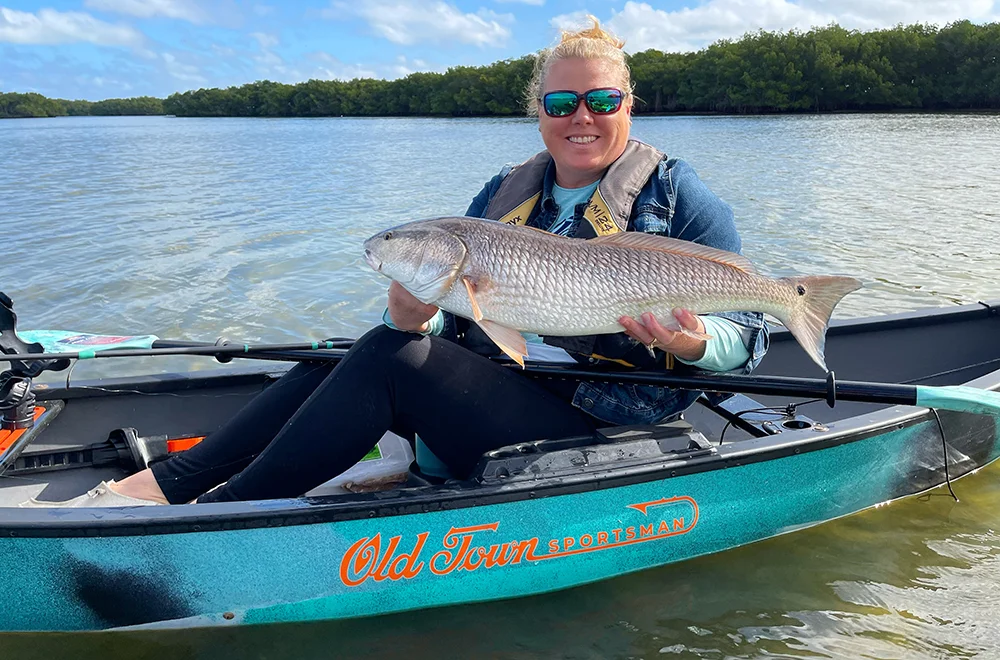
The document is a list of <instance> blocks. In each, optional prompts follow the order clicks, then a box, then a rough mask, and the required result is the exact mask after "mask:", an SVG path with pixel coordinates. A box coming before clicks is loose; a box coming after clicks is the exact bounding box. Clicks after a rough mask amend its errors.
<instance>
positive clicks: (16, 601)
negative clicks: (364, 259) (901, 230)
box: [0, 304, 1000, 631]
mask: <svg viewBox="0 0 1000 660" xmlns="http://www.w3.org/2000/svg"><path fill="white" fill-rule="evenodd" d="M997 337H1000V314H998V311H997V306H994V305H987V304H979V305H971V306H964V307H956V308H951V309H947V310H927V311H922V312H917V313H910V314H903V315H893V316H885V317H878V318H870V319H857V320H852V321H844V322H839V323H835V324H834V325H833V326H832V327H831V329H830V331H829V333H828V339H827V357H828V360H829V362H830V363H831V364H835V365H837V368H838V376H839V377H842V378H852V379H857V380H881V381H887V382H895V383H911V384H917V385H927V386H942V385H949V386H951V385H962V386H965V387H969V388H978V389H979V390H983V391H989V390H993V391H995V390H998V389H1000V342H997V341H996V338H997ZM153 339H154V340H155V338H153ZM78 341H83V340H78ZM152 345H155V344H152ZM77 350H79V348H78V349H77ZM808 360H809V358H808V356H806V355H805V354H804V353H802V351H801V350H799V349H798V348H797V346H796V345H795V343H794V340H793V339H792V338H791V337H790V336H789V335H788V333H787V332H784V331H780V330H778V331H775V332H774V333H773V335H772V346H771V348H770V350H769V352H768V355H767V358H766V359H765V360H764V363H763V364H762V365H761V368H760V369H759V371H758V373H761V374H769V375H776V376H778V375H780V376H796V375H808V374H811V373H813V371H814V370H815V368H814V367H813V366H811V365H810V363H809V361H808ZM252 364H253V365H255V366H252V367H246V368H240V369H227V370H218V371H211V370H207V371H198V372H192V373H182V374H156V375H151V376H149V377H140V378H121V379H104V380H101V381H94V382H79V383H73V382H70V384H69V386H68V387H49V388H41V389H36V392H35V395H36V398H37V401H36V406H37V407H36V409H35V416H36V419H35V421H34V425H33V426H32V427H30V428H26V429H23V430H21V431H19V432H18V431H12V430H7V431H0V455H2V454H3V451H4V448H5V447H6V448H8V449H9V448H10V447H13V446H14V444H15V443H16V444H17V445H18V447H19V451H17V452H16V456H13V455H12V454H10V455H8V457H7V459H6V463H5V471H4V472H3V473H2V475H0V556H2V557H3V558H4V563H5V566H6V567H7V570H5V571H3V573H2V576H0V592H2V593H3V594H4V598H5V602H6V603H8V606H7V607H4V608H0V631H73V630H102V629H121V628H137V627H138V628H161V627H171V628H192V627H199V626H235V625H247V624H263V623H273V622H288V621H308V620H318V619H341V618H351V617H368V616H377V615H382V614H387V613H391V612H399V611H404V610H411V609H419V608H430V607H440V606H447V605H455V604H460V603H469V602H475V601H484V600H493V599H502V598H516V597H521V596H527V595H531V594H540V593H545V592H550V591H555V590H560V589H567V588H570V587H574V586H577V585H581V584H586V583H590V582H594V581H598V580H606V579H610V578H614V577H616V576H620V575H624V574H627V573H632V572H635V571H641V570H646V569H650V568H654V567H660V566H665V565H676V570H683V562H684V561H685V560H687V559H690V558H693V557H697V556H701V555H706V554H710V553H718V552H724V551H726V550H729V549H732V548H736V547H739V546H742V545H745V544H748V543H753V542H756V541H761V540H764V539H767V538H770V537H773V536H776V535H779V534H786V533H792V532H795V531H796V530H800V529H803V528H806V527H810V526H813V525H817V524H821V523H823V522H826V521H828V520H831V519H834V518H838V517H842V516H846V515H850V514H853V513H856V512H858V511H862V510H864V509H867V508H870V507H873V506H877V505H879V504H882V503H885V502H888V501H891V500H894V499H898V498H902V497H908V496H913V495H915V494H918V493H922V492H925V491H927V490H929V489H932V488H937V487H940V486H943V485H947V486H950V485H951V483H952V482H954V481H955V480H957V479H959V478H961V477H962V476H964V475H966V474H969V473H970V472H972V471H974V470H978V469H980V468H982V467H984V466H986V465H988V464H990V463H991V462H993V461H994V460H996V458H997V457H998V456H1000V443H998V442H997V423H998V418H997V416H996V415H994V414H992V413H991V412H989V410H987V409H983V411H981V412H977V411H975V410H970V411H969V412H959V411H937V410H936V409H935V408H933V407H927V406H935V402H934V401H933V400H927V401H921V403H922V404H924V405H916V406H904V405H880V404H872V403H860V402H847V401H838V402H836V405H835V406H834V407H832V408H831V407H829V406H828V405H827V403H826V402H825V401H817V400H808V401H803V400H802V398H801V397H799V398H796V397H793V396H789V397H779V396H770V395H769V396H756V397H750V396H745V395H735V396H731V397H729V398H728V399H726V400H725V401H722V402H721V403H720V402H718V401H716V400H713V401H709V400H708V399H705V398H703V399H702V400H700V401H699V403H698V404H696V406H695V407H694V408H692V409H691V410H690V411H688V412H687V413H686V414H685V415H684V417H683V419H680V420H677V421H673V422H669V423H664V424H659V425H653V426H643V427H616V428H610V429H603V430H601V431H600V432H598V433H596V434H594V435H592V436H586V437H573V438H552V439H548V440H542V441H537V442H530V443H519V444H513V445H511V446H509V447H504V448H501V449H497V450H494V451H490V452H487V453H486V454H484V455H483V456H482V458H481V460H480V463H479V466H478V467H477V469H476V470H475V471H474V473H473V475H472V476H471V477H469V478H468V479H462V480H457V479H449V478H447V477H446V476H445V477H432V476H430V475H429V474H428V472H427V471H426V470H424V469H422V468H421V465H419V464H418V463H417V462H416V461H415V460H414V452H413V446H412V445H411V443H410V442H409V441H408V440H407V439H403V438H399V437H397V436H393V435H391V434H387V435H386V437H384V438H383V440H382V442H381V443H380V445H379V450H378V451H377V452H375V453H373V454H372V455H370V456H369V457H368V460H366V461H363V462H362V463H359V464H358V465H357V466H355V468H353V469H352V471H350V472H349V473H347V474H345V475H341V476H340V477H338V478H337V479H334V480H332V481H331V482H329V483H327V484H324V485H323V486H320V487H319V488H317V489H316V490H314V491H311V492H310V493H308V494H307V495H306V496H304V497H301V498H295V499H287V500H268V501H255V502H234V503H224V504H186V505H171V506H152V507H125V508H104V509H96V508H94V509H60V508H30V509H28V508H19V507H18V506H17V505H18V503H19V502H22V501H24V500H26V499H28V498H30V497H35V498H38V499H42V500H62V499H66V498H68V497H72V496H74V495H78V494H80V493H83V492H85V491H86V490H87V489H89V488H92V487H93V486H94V485H96V484H97V483H99V482H100V481H102V480H106V479H114V478H121V477H122V476H125V475H127V474H129V473H130V472H133V471H135V470H137V469H140V468H142V467H144V466H145V465H146V464H148V463H149V462H150V461H153V460H156V459H157V458H158V457H160V456H162V455H164V454H166V453H170V452H176V451H184V450H185V448H187V447H189V446H191V445H192V444H194V443H196V442H198V441H199V440H200V438H202V437H204V436H205V435H207V434H209V433H211V432H212V431H213V430H215V429H216V428H218V427H219V426H220V425H221V424H223V423H224V422H225V421H226V420H227V419H228V418H229V417H230V416H231V415H233V414H234V413H235V411H236V410H238V409H239V408H240V407H241V406H242V405H243V404H245V403H246V402H247V401H249V400H250V399H252V398H253V397H254V396H256V395H257V394H258V393H259V392H260V391H261V390H262V389H263V388H265V387H267V386H268V385H269V384H270V383H273V382H274V380H275V379H276V378H278V377H279V376H280V375H281V373H282V372H283V371H284V370H285V369H287V367H288V365H287V364H286V363H284V362H276V361H272V362H266V363H257V362H254V363H252ZM938 391H939V390H938ZM468 432H469V433H475V429H469V431H468ZM15 434H17V437H16V438H15V437H14V436H15ZM456 441H460V438H457V439H456Z"/></svg>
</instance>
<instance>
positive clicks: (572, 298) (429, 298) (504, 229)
mask: <svg viewBox="0 0 1000 660" xmlns="http://www.w3.org/2000/svg"><path fill="white" fill-rule="evenodd" d="M365 256H366V259H367V260H368V261H369V263H370V264H371V265H372V266H373V267H375V268H376V269H377V270H379V271H380V272H382V273H383V274H385V275H387V276H389V277H391V278H392V279H395V280H397V281H398V282H399V283H400V284H402V285H403V286H404V287H405V288H407V290H409V291H410V292H411V293H413V294H414V295H415V296H416V297H418V298H419V299H421V300H422V301H424V302H426V303H432V304H434V305H437V306H438V307H440V308H441V309H444V310H446V311H449V312H452V313H453V314H457V315H459V316H463V317H466V318H469V319H472V320H474V321H486V322H487V324H486V325H485V326H484V329H485V330H487V334H490V330H489V328H491V327H492V328H494V329H495V326H501V328H499V329H500V330H504V329H511V330H516V331H519V332H531V333H535V334H539V335H543V336H545V335H550V336H579V335H594V334H607V333H615V332H621V331H622V330H623V328H622V326H621V325H620V324H619V323H618V319H619V318H621V317H622V316H631V317H633V318H638V317H639V316H641V315H642V314H643V313H644V312H652V313H653V314H654V315H655V316H656V317H657V318H660V319H672V310H674V309H676V308H683V309H687V310H690V311H691V312H694V313H695V314H705V313H710V312H739V311H745V312H763V313H767V314H770V315H772V316H774V317H776V318H777V319H778V320H779V321H781V323H782V324H783V325H785V326H786V327H788V328H789V330H790V331H791V332H792V334H793V335H794V336H795V338H796V339H797V340H798V341H799V343H800V344H801V345H802V346H803V348H804V349H805V350H806V351H807V352H808V353H809V355H810V356H811V357H812V358H813V360H815V361H816V363H817V364H819V365H820V366H821V367H823V368H824V369H825V368H826V364H825V361H824V358H823V348H824V344H825V335H826V328H827V324H828V323H829V319H830V315H831V314H832V312H833V308H834V307H835V306H836V304H837V303H839V302H840V300H841V299H842V298H843V297H844V296H845V295H847V294H848V293H850V292H852V291H855V290H857V289H858V288H860V287H861V282H860V281H859V280H857V279H855V278H851V277H840V276H826V275H813V276H802V277H784V278H771V277H766V276H764V275H761V274H759V273H757V272H756V270H755V269H754V268H753V266H752V265H751V264H750V262H749V261H747V260H746V259H745V258H744V257H742V256H739V255H736V254H733V253H729V252H724V251H722V250H716V249H713V248H709V247H706V246H701V245H697V244H695V243H691V242H689V241H681V240H678V239H671V238H665V237H661V236H654V235H650V234H638V233H634V232H626V233H621V234H613V235H611V236H603V237H600V238H596V239H591V240H586V241H585V240H581V239H573V238H566V237H562V236H556V235H554V234H549V233H546V232H543V231H540V230H536V229H530V228H526V227H516V226H510V225H504V224H501V223H498V222H493V221H489V220H482V219H478V218H434V219H430V220H420V221H416V222H411V223H407V224H405V225H401V226H399V227H395V228H393V229H391V230H388V231H386V232H381V233H379V234H376V235H375V236H373V237H371V238H369V239H368V240H367V241H366V242H365ZM466 282H468V283H470V284H471V287H472V297H474V298H475V302H476V303H477V304H478V306H479V310H480V311H481V313H482V318H481V319H476V318H475V313H474V310H473V300H472V298H470V293H469V287H468V286H467V284H466ZM481 325H483V324H482V323H481ZM490 336H491V337H492V338H493V339H494V341H498V339H497V334H496V332H494V333H493V334H490ZM498 344H499V345H500V347H501V348H503V349H504V350H505V351H507V352H508V354H510V353H511V347H510V346H505V345H503V344H502V343H500V342H499V341H498ZM514 352H520V349H518V350H517V351H514Z"/></svg>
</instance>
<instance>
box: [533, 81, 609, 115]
mask: <svg viewBox="0 0 1000 660" xmlns="http://www.w3.org/2000/svg"><path fill="white" fill-rule="evenodd" d="M624 97H625V95H624V94H622V90H620V89H618V88H616V87H601V88H599V89H591V90H589V91H586V92H584V93H582V94H577V93H576V92H571V91H569V90H558V91H555V92H549V93H548V94H545V95H544V96H542V107H543V108H544V109H545V114H547V115H548V116H549V117H569V116H570V115H571V114H573V113H574V112H576V109H577V108H578V107H580V101H581V100H583V101H584V102H585V103H586V104H587V108H588V109H589V110H590V111H591V112H593V113H594V114H595V115H613V114H614V113H616V112H618V109H619V108H621V107H622V99H623V98H624Z"/></svg>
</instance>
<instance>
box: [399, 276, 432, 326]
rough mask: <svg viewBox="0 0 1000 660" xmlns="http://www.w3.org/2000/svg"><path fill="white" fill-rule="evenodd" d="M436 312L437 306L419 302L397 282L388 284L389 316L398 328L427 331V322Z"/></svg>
mask: <svg viewBox="0 0 1000 660" xmlns="http://www.w3.org/2000/svg"><path fill="white" fill-rule="evenodd" d="M437 312H438V308H437V307H435V306H434V305H426V304H424V303H422V302H420V301H419V300H417V299H416V298H414V297H413V294H412V293H410V292H409V291H407V290H406V289H404V288H403V285H401V284H400V283H399V282H396V281H395V280H393V282H392V283H391V284H389V318H391V319H392V324H393V325H395V326H396V327H397V328H399V329H400V330H405V331H406V332H427V322H428V321H430V320H431V317H433V316H434V315H435V314H437Z"/></svg>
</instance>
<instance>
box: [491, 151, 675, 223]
mask: <svg viewBox="0 0 1000 660" xmlns="http://www.w3.org/2000/svg"><path fill="white" fill-rule="evenodd" d="M665 157H666V156H665V155H664V154H663V152H662V151H660V150H659V149H655V148H653V147H651V146H649V145H648V144H644V143H642V142H639V141H638V140H629V141H628V144H626V145H625V151H624V152H623V153H622V155H621V156H619V157H618V159H617V160H616V161H615V162H613V163H612V164H611V167H609V168H608V171H607V172H605V173H604V176H603V177H602V178H601V182H600V184H598V186H597V189H596V190H594V194H593V195H591V197H590V201H589V202H588V203H587V209H586V211H584V214H583V217H584V219H585V220H586V221H587V222H586V223H583V222H581V223H580V224H579V226H578V227H577V231H576V233H575V234H574V238H595V237H597V236H606V235H608V234H614V233H617V232H620V231H626V230H627V229H628V219H629V216H630V215H631V213H632V205H633V204H634V203H635V198H636V197H638V196H639V191H641V190H642V188H643V186H645V185H646V182H647V181H649V177H651V176H652V175H653V174H654V173H655V172H656V168H657V166H659V164H660V161H662V160H663V159H664V158H665ZM550 162H552V156H551V155H550V154H549V152H548V151H543V152H541V153H540V154H536V155H535V156H532V157H531V158H529V159H528V160H526V161H525V162H523V163H521V164H520V165H517V166H515V167H514V169H512V170H511V171H510V173H508V174H507V176H506V177H504V180H503V181H502V182H501V183H500V188H499V189H498V190H497V192H496V194H494V195H493V198H492V199H491V200H490V203H489V204H488V205H487V207H486V211H485V212H484V214H483V217H484V218H488V219H489V220H497V221H499V222H503V223H505V224H508V225H524V224H527V223H528V221H529V220H532V219H534V217H535V216H536V215H538V210H539V209H538V201H539V200H540V199H541V198H542V183H543V181H544V179H545V171H546V170H547V169H548V167H549V163H550Z"/></svg>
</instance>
